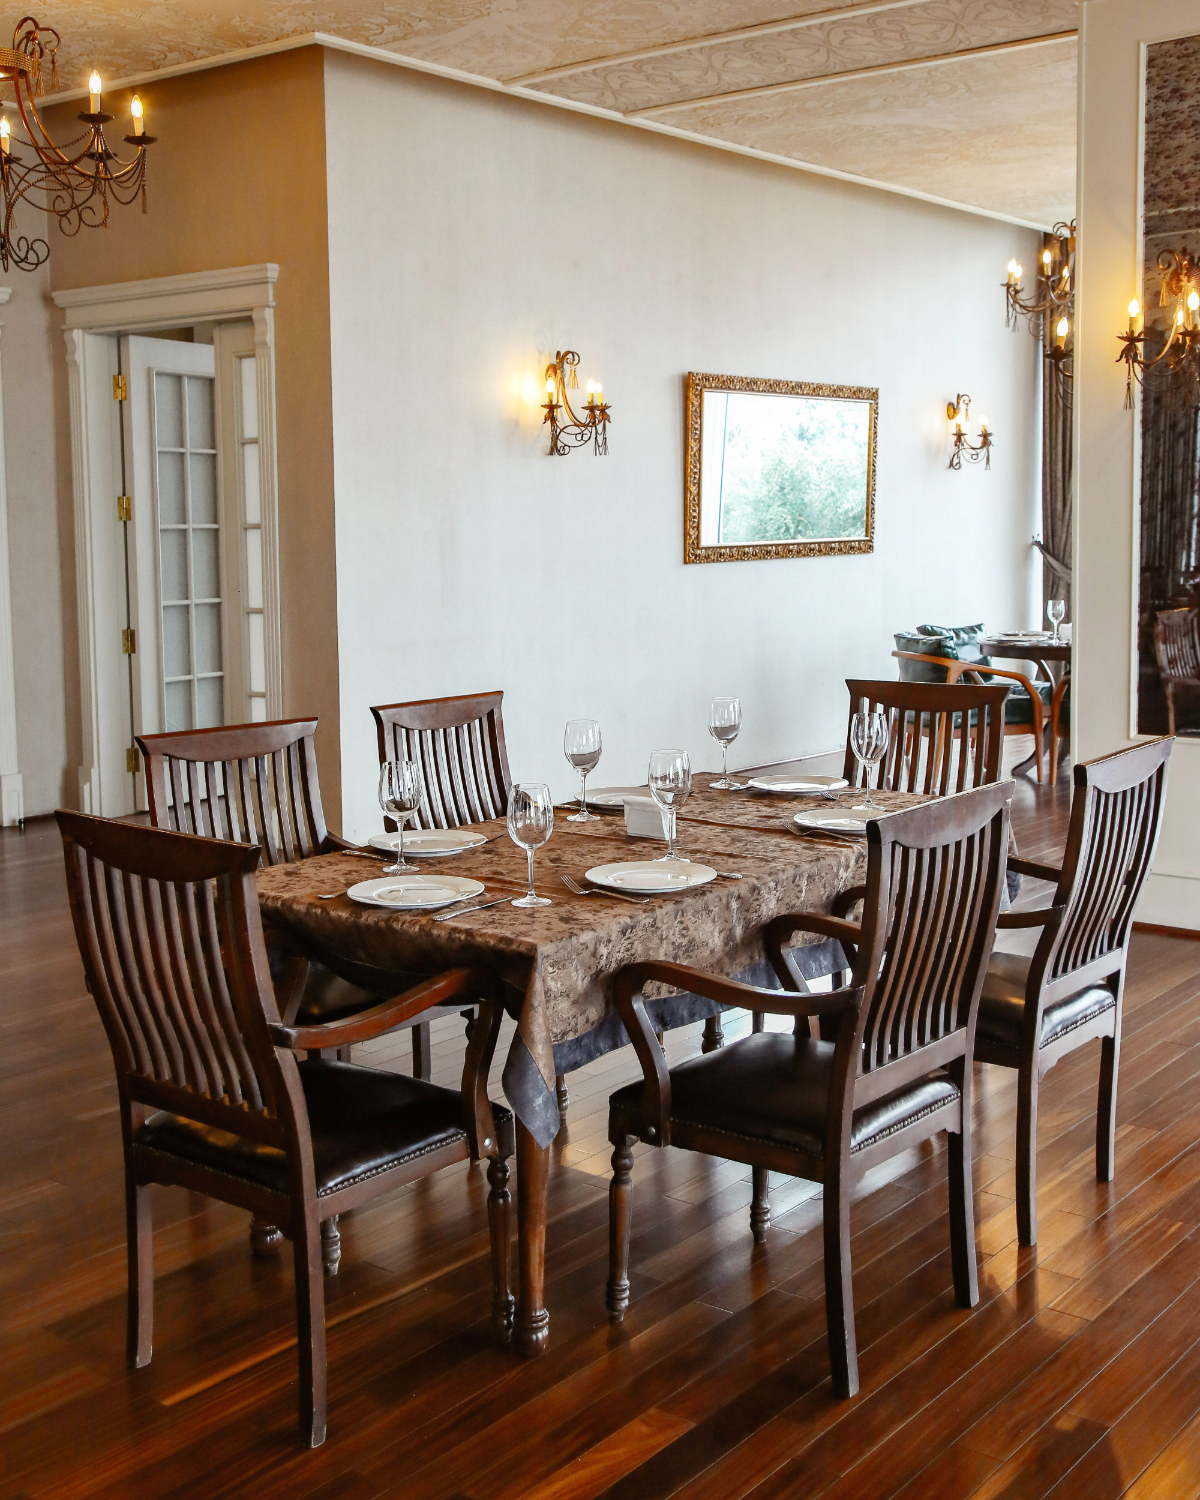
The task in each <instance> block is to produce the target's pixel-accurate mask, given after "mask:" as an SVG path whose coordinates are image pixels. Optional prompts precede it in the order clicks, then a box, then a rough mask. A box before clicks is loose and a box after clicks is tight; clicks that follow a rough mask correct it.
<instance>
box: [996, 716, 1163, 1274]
mask: <svg viewBox="0 0 1200 1500" xmlns="http://www.w3.org/2000/svg"><path fill="white" fill-rule="evenodd" d="M1172 744H1173V741H1172V740H1171V739H1170V738H1165V739H1159V740H1152V741H1150V742H1149V743H1148V744H1143V745H1138V746H1136V747H1135V748H1134V749H1132V750H1122V751H1120V752H1118V753H1117V754H1116V755H1106V756H1104V757H1103V758H1102V759H1100V760H1093V761H1089V762H1087V763H1086V764H1084V765H1078V766H1076V767H1075V772H1074V776H1075V787H1074V795H1073V797H1072V801H1071V823H1070V828H1069V831H1068V833H1067V844H1066V850H1065V853H1064V855H1063V863H1062V868H1061V869H1055V868H1054V867H1053V866H1051V865H1044V864H1040V863H1038V862H1035V861H1032V860H1026V859H1013V860H1011V861H1010V865H1011V867H1012V868H1013V869H1015V870H1017V871H1018V872H1019V873H1020V874H1022V875H1025V876H1029V877H1031V878H1032V879H1035V880H1046V881H1050V882H1052V883H1053V885H1054V887H1055V890H1054V894H1053V896H1052V898H1051V901H1050V904H1049V906H1045V907H1039V908H1038V909H1037V910H1034V911H1016V912H1004V913H1002V914H1001V916H1000V923H999V925H1000V927H1001V928H1023V927H1039V928H1041V937H1040V938H1039V939H1038V944H1037V947H1036V949H1035V950H1034V953H1033V955H1032V957H1030V956H1028V955H1025V954H1016V953H994V954H993V955H992V959H991V962H990V964H989V965H988V971H987V975H986V977H985V979H984V984H983V999H982V1000H981V1001H980V1006H979V1025H978V1029H977V1031H976V1037H975V1055H976V1057H977V1058H978V1059H979V1060H980V1061H981V1062H989V1063H998V1064H999V1065H1000V1066H1001V1067H1006V1068H1015V1069H1016V1070H1017V1072H1018V1080H1017V1232H1018V1237H1019V1239H1020V1242H1021V1244H1023V1245H1034V1244H1036V1243H1037V1115H1038V1095H1039V1092H1040V1090H1041V1081H1042V1079H1043V1078H1044V1077H1045V1076H1046V1074H1047V1073H1048V1072H1049V1071H1050V1069H1051V1068H1052V1067H1053V1066H1054V1064H1055V1063H1056V1062H1058V1061H1059V1060H1060V1059H1061V1058H1063V1057H1065V1056H1066V1055H1067V1053H1069V1052H1074V1051H1075V1049H1076V1048H1078V1047H1082V1046H1083V1045H1084V1043H1085V1042H1090V1041H1092V1040H1094V1039H1095V1038H1096V1037H1100V1038H1101V1039H1102V1040H1101V1049H1100V1091H1099V1097H1098V1101H1097V1108H1096V1177H1097V1180H1098V1181H1100V1182H1111V1181H1112V1178H1113V1174H1114V1172H1115V1171H1116V1128H1117V1072H1118V1066H1119V1063H1120V1057H1121V1011H1122V999H1123V993H1124V986H1125V961H1126V956H1127V952H1128V944H1129V931H1130V927H1131V925H1132V922H1133V912H1134V907H1135V906H1136V905H1137V899H1138V896H1139V895H1140V894H1141V889H1142V885H1143V883H1144V881H1145V879H1146V876H1147V874H1148V873H1149V870H1150V866H1151V864H1152V863H1153V860H1154V850H1155V847H1156V845H1157V843H1158V833H1159V828H1160V825H1161V823H1162V814H1163V804H1164V800H1165V796H1166V782H1167V763H1168V761H1169V759H1170V755H1171V746H1172Z"/></svg>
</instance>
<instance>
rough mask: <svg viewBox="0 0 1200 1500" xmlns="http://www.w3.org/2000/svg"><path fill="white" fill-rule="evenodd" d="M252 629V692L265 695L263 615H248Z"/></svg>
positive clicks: (265, 667) (265, 670)
mask: <svg viewBox="0 0 1200 1500" xmlns="http://www.w3.org/2000/svg"><path fill="white" fill-rule="evenodd" d="M246 624H247V625H248V626H249V627H250V691H251V692H252V693H265V692H266V690H267V655H266V650H265V647H264V644H263V617H262V615H247V616H246Z"/></svg>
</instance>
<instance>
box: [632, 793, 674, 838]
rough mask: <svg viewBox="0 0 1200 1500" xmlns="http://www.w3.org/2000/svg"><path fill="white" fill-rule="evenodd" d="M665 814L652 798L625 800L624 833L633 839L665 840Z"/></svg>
mask: <svg viewBox="0 0 1200 1500" xmlns="http://www.w3.org/2000/svg"><path fill="white" fill-rule="evenodd" d="M666 816H667V815H666V813H664V812H663V810H662V808H661V807H659V805H658V803H657V802H655V800H654V798H653V797H626V798H625V832H626V833H627V834H628V835H629V836H630V838H634V839H664V840H665V839H666V836H667V827H666Z"/></svg>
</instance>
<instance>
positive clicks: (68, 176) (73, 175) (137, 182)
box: [0, 16, 154, 271]
mask: <svg viewBox="0 0 1200 1500" xmlns="http://www.w3.org/2000/svg"><path fill="white" fill-rule="evenodd" d="M59 41H60V38H59V34H58V32H57V31H55V30H54V28H53V27H52V26H40V25H39V24H38V23H37V21H35V20H34V18H33V17H32V16H25V17H24V18H23V19H22V20H21V22H20V23H19V24H18V26H17V29H16V31H14V33H13V44H12V47H11V48H6V47H0V79H3V80H4V81H6V82H8V83H11V84H12V86H13V89H14V91H15V93H16V108H17V110H18V112H19V114H20V116H21V125H22V126H23V127H24V139H21V138H19V137H18V136H16V135H14V134H13V128H12V125H11V123H10V122H9V119H8V117H7V115H3V116H0V197H2V199H3V209H2V213H3V218H2V221H0V266H3V267H4V269H5V270H6V271H7V270H8V269H9V267H10V265H15V266H17V267H18V268H19V269H20V270H22V271H33V270H36V268H37V267H38V266H40V265H41V264H42V262H43V261H44V260H45V259H46V257H47V256H48V255H49V254H50V246H49V245H48V244H47V243H46V241H45V240H43V239H30V238H29V237H28V236H26V235H14V233H13V227H12V220H13V213H14V212H15V210H16V208H17V205H18V204H19V203H22V202H26V201H28V202H29V203H30V204H31V205H32V206H33V207H35V208H40V209H44V210H45V212H46V213H50V214H53V215H54V216H55V217H56V218H57V219H58V222H59V227H60V228H61V229H62V231H63V233H64V234H78V233H79V231H80V229H82V228H84V227H87V228H89V229H95V228H103V226H104V225H106V224H107V223H108V202H109V198H110V197H111V198H112V199H113V200H114V201H115V202H116V203H120V204H122V205H126V206H127V205H129V204H131V203H133V201H134V199H135V198H137V197H139V196H140V197H141V200H142V212H143V213H145V211H146V147H147V146H149V145H151V144H153V141H154V137H153V136H151V135H147V134H146V125H145V119H144V117H143V112H142V102H141V100H140V99H139V98H138V97H137V95H136V94H135V95H134V97H133V99H132V101H131V103H130V106H129V108H130V113H131V115H132V116H133V133H132V134H131V135H127V136H125V137H124V139H125V143H126V145H129V146H133V147H134V148H135V154H134V156H133V157H132V159H131V160H129V161H122V160H121V158H120V157H118V156H117V154H116V153H115V152H114V151H112V150H110V149H109V145H108V142H107V141H106V140H105V137H104V127H105V126H106V125H107V124H109V123H110V122H111V121H112V120H113V118H114V116H112V115H109V114H105V113H104V110H103V109H102V107H101V106H102V103H103V97H102V92H101V89H102V86H101V80H100V75H99V73H93V74H92V75H91V77H90V79H89V80H88V108H87V110H86V111H84V112H83V113H81V114H80V116H79V119H80V120H81V121H82V123H83V124H84V126H85V127H86V129H85V130H84V131H83V132H82V133H81V134H80V135H78V136H76V137H75V138H74V139H73V140H71V141H68V142H66V143H65V144H64V145H62V146H59V145H56V144H55V142H54V141H53V139H52V138H51V136H50V132H49V131H48V130H47V129H46V127H45V125H43V123H42V120H41V116H40V115H39V114H38V110H37V105H36V104H35V103H34V98H35V96H36V95H38V94H41V93H43V92H44V84H43V82H42V67H43V64H44V63H45V62H46V61H47V60H48V61H49V63H50V79H51V87H52V88H56V87H57V85H58V68H57V63H56V59H57V54H58V47H59ZM3 107H7V106H0V108H3Z"/></svg>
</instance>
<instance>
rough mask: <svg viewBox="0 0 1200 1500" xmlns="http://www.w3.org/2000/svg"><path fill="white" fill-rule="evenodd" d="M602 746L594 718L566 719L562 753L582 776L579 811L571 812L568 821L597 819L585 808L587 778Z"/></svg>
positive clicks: (595, 765) (576, 821) (598, 759)
mask: <svg viewBox="0 0 1200 1500" xmlns="http://www.w3.org/2000/svg"><path fill="white" fill-rule="evenodd" d="M603 748H604V747H603V744H602V742H601V739H600V725H599V724H598V723H597V721H596V720H595V719H568V720H567V727H566V729H565V730H564V732H563V754H564V755H565V756H566V757H567V764H568V765H571V766H574V767H575V769H576V770H577V771H578V772H579V774H580V776H581V777H582V778H583V781H582V784H581V786H580V788H579V811H578V812H577V813H572V814H571V816H570V817H569V818H568V819H567V822H568V823H595V822H596V821H597V816H596V814H595V813H590V812H588V810H587V779H588V772H589V771H594V770H595V769H596V767H597V766H598V765H599V763H600V752H601V750H602V749H603Z"/></svg>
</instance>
